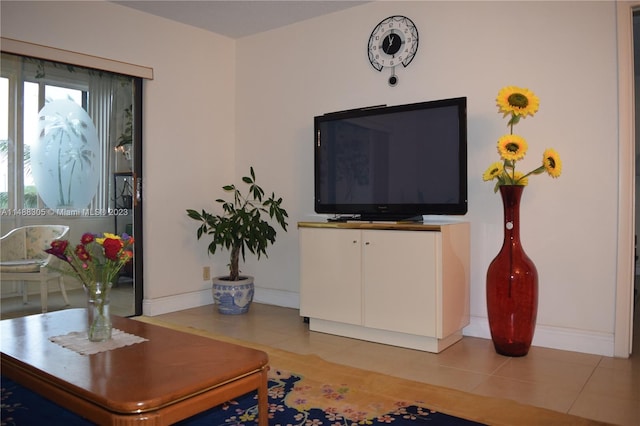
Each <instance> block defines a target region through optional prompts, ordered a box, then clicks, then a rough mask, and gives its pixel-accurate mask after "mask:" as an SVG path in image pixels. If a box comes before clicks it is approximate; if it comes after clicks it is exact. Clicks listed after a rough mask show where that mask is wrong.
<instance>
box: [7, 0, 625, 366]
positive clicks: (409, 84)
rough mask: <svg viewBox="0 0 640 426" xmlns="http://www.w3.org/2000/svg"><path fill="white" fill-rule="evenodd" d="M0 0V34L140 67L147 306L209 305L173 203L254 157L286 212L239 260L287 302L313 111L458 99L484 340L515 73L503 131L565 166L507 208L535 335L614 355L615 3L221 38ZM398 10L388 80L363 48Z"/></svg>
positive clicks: (363, 16) (521, 5) (469, 7)
mask: <svg viewBox="0 0 640 426" xmlns="http://www.w3.org/2000/svg"><path fill="white" fill-rule="evenodd" d="M1 7H2V10H1V11H2V28H1V32H2V36H4V37H12V38H17V39H21V40H25V41H32V42H37V43H42V44H46V45H50V46H54V47H60V48H65V49H69V50H75V51H80V52H86V53H91V54H95V55H99V56H105V57H108V58H111V59H118V60H124V61H128V62H133V63H137V64H141V65H146V66H151V67H153V68H154V72H155V79H154V80H153V81H151V82H148V83H147V84H146V85H145V99H144V101H145V111H144V119H145V122H144V132H145V151H144V165H145V178H146V182H145V256H144V262H145V299H146V303H147V312H149V313H157V312H161V311H166V310H170V309H179V308H182V307H186V305H191V306H195V305H197V304H202V303H207V302H208V300H209V299H208V298H207V297H210V296H205V295H204V292H203V291H202V292H201V290H204V289H205V288H207V287H208V285H207V284H206V283H204V282H202V281H201V272H200V270H201V267H202V266H204V265H206V264H211V265H213V266H214V271H213V273H221V272H223V271H224V265H225V264H226V259H224V258H223V259H219V257H220V256H216V258H215V259H208V257H207V256H206V254H204V248H205V246H206V245H205V243H203V242H200V243H196V242H195V241H194V238H193V235H194V225H193V224H192V223H190V221H189V220H188V219H187V218H186V216H185V215H184V209H185V208H187V207H192V208H202V207H208V206H212V205H213V199H214V198H215V197H216V195H217V194H216V195H214V194H213V193H214V192H215V191H217V190H219V187H220V186H221V185H222V184H226V183H230V182H231V181H233V180H234V177H235V179H236V181H237V178H239V177H240V176H242V175H244V174H245V173H246V171H247V170H248V168H249V166H250V165H253V166H254V167H255V169H256V172H257V177H258V182H259V183H260V184H261V185H263V187H264V188H265V189H266V190H268V191H272V190H274V191H276V192H277V193H278V194H279V195H282V196H283V198H284V200H285V203H286V204H285V207H286V208H287V209H288V210H289V213H290V216H291V218H290V230H289V232H288V233H286V234H285V233H279V235H278V241H277V243H276V245H275V246H273V247H272V248H271V249H270V250H269V258H268V259H263V260H261V261H260V262H256V261H254V260H250V261H249V262H248V263H247V265H245V266H244V267H243V268H242V269H243V270H244V271H245V272H247V273H250V274H252V275H255V276H257V286H258V290H257V297H258V298H262V300H265V301H271V302H274V303H279V304H283V305H293V304H295V303H296V297H297V293H298V272H299V269H298V265H299V258H298V240H297V238H298V233H297V229H296V226H295V224H296V222H297V221H299V220H309V219H313V218H317V216H315V215H314V213H313V198H312V197H313V172H312V170H313V151H312V125H313V123H312V118H313V116H314V115H317V114H322V113H325V112H329V111H334V110H341V109H347V108H355V107H359V106H366V105H376V104H381V103H385V104H389V105H394V104H401V103H408V102H417V101H423V100H431V99H439V98H449V97H457V96H467V97H468V115H469V213H468V215H467V216H466V217H465V219H466V220H469V221H470V222H471V227H472V248H471V249H472V251H471V258H472V264H471V277H472V279H471V296H472V298H471V313H472V315H473V322H472V325H471V326H470V327H468V328H467V329H466V330H465V332H466V333H467V334H470V335H479V336H482V337H488V328H487V325H486V307H485V299H484V276H485V272H486V268H487V266H488V264H489V262H490V261H491V259H492V258H493V257H494V256H495V255H496V254H497V252H498V250H499V248H500V244H501V242H502V230H501V226H502V212H501V203H500V199H499V196H498V195H496V194H494V193H493V191H492V184H490V183H486V182H483V181H482V178H481V176H482V172H483V171H484V170H485V169H486V167H488V165H489V164H490V163H492V162H494V161H497V159H498V156H497V153H496V151H495V141H496V140H497V138H498V137H499V136H501V135H502V134H503V133H505V132H506V121H505V120H504V119H502V117H501V116H500V115H499V114H498V113H497V108H496V106H495V96H496V94H497V92H498V90H499V89H500V88H501V87H503V86H505V85H520V86H524V87H529V88H530V89H532V90H533V91H534V92H535V93H536V94H537V95H538V96H539V97H540V100H541V107H540V111H539V113H538V114H537V115H536V116H535V117H533V118H527V119H526V120H524V121H523V122H522V123H521V124H520V125H518V127H517V130H518V131H519V132H520V133H521V134H522V135H523V136H525V137H526V138H527V140H528V141H529V145H530V152H529V155H528V157H527V159H526V160H525V161H524V164H525V167H526V169H527V170H528V169H532V168H534V167H536V166H537V165H538V164H539V159H540V156H541V155H542V151H543V150H544V149H545V148H547V147H553V148H555V149H557V150H558V151H559V153H560V155H561V157H562V159H563V162H564V169H563V174H562V176H561V177H560V178H559V179H558V180H553V179H551V178H549V177H548V176H535V177H533V178H532V179H531V181H530V185H529V187H528V188H527V189H526V191H525V194H524V197H523V204H522V209H521V212H522V225H521V231H522V240H523V244H524V247H525V249H526V250H527V253H528V254H529V256H530V257H531V258H532V259H533V260H534V262H535V263H536V265H537V267H538V272H539V275H540V307H539V315H538V324H539V326H538V329H537V331H536V340H534V344H538V345H543V346H551V347H559V348H564V349H573V350H579V351H585V352H594V353H605V354H611V353H612V351H613V327H614V324H613V321H614V314H615V306H614V296H615V279H616V278H615V276H616V247H617V236H616V229H617V227H616V220H617V212H616V208H617V196H618V186H617V176H618V175H617V152H618V145H617V129H616V126H617V115H616V108H617V99H616V90H617V86H616V76H617V68H616V56H615V52H616V26H615V3H614V2H476V1H472V2H398V1H394V2H375V3H369V4H365V5H363V6H359V7H356V8H352V9H347V10H346V11H343V12H339V13H334V14H332V15H328V16H325V17H321V18H317V19H312V20H307V21H305V22H302V23H299V24H295V25H291V26H288V27H285V28H282V29H278V30H274V31H270V32H266V33H262V34H259V35H256V36H252V37H246V38H242V39H239V40H238V41H235V42H234V41H232V40H229V39H226V38H224V37H222V36H217V35H215V34H211V33H207V32H204V31H201V30H198V29H195V28H190V27H187V26H183V25H179V24H175V23H172V22H169V21H166V20H163V19H160V18H155V17H152V16H149V15H145V14H142V13H139V12H136V11H133V10H130V9H128V8H124V7H121V6H118V5H114V4H109V3H107V4H104V3H93V2H88V3H77V2H73V3H64V4H63V5H61V4H58V3H57V2H56V3H51V2H44V3H39V4H38V5H37V7H34V6H33V5H31V4H26V5H25V4H23V3H21V4H14V3H13V2H6V1H3V2H2V3H1ZM394 14H402V15H406V16H408V17H410V18H411V19H412V20H413V21H414V22H415V23H416V25H417V26H418V30H419V31H420V47H419V50H418V54H417V56H416V58H415V59H414V61H413V62H412V63H411V64H410V66H409V67H408V68H406V69H399V70H398V76H399V78H400V82H399V84H398V86H397V87H395V88H391V87H389V86H388V85H387V83H386V80H387V78H388V72H387V71H384V72H383V73H379V72H377V71H375V70H374V69H373V68H372V67H371V66H370V65H369V62H368V59H367V56H366V45H367V39H368V36H369V34H370V32H371V30H372V29H373V27H374V26H375V25H376V24H377V23H378V22H379V21H380V20H382V19H383V18H386V17H387V16H390V15H394ZM114 22H117V23H118V24H117V25H114ZM54 23H55V25H54ZM83 27H84V28H83ZM78 34H81V36H79V37H78ZM234 56H235V58H236V61H235V62H234V61H228V60H220V58H221V57H225V58H227V57H234ZM234 88H235V91H234ZM210 194H211V195H210ZM172 296H175V297H172ZM558 336H561V337H562V339H557V337H558Z"/></svg>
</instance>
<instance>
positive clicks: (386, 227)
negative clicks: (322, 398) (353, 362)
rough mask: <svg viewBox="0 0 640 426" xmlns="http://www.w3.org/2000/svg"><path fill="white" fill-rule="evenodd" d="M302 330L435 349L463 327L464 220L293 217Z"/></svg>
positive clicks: (465, 320) (465, 285)
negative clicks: (420, 221) (307, 219)
mask: <svg viewBox="0 0 640 426" xmlns="http://www.w3.org/2000/svg"><path fill="white" fill-rule="evenodd" d="M298 228H299V232H300V234H299V235H300V315H301V316H303V317H308V318H309V328H310V329H311V330H312V331H318V332H323V333H329V334H336V335H340V336H346V337H352V338H356V339H362V340H368V341H373V342H378V343H385V344H389V345H395V346H401V347H406V348H412V349H418V350H423V351H428V352H440V351H442V350H444V349H445V348H447V347H448V346H450V345H452V344H453V343H455V342H457V341H458V340H460V339H461V338H462V328H463V327H465V326H466V325H468V324H469V250H470V241H469V223H467V222H456V223H450V222H446V223H432V224H431V223H430V224H413V223H394V222H390V223H386V222H385V223H370V222H354V223H351V222H326V223H325V222H299V223H298Z"/></svg>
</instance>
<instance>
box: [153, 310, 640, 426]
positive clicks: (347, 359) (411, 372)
mask: <svg viewBox="0 0 640 426" xmlns="http://www.w3.org/2000/svg"><path fill="white" fill-rule="evenodd" d="M156 318H158V319H160V320H163V321H168V322H171V323H174V324H178V325H182V326H190V327H194V328H197V329H201V330H207V331H210V332H214V333H221V334H224V335H227V336H231V337H235V338H237V339H243V340H246V341H251V342H256V343H260V344H265V345H269V346H273V347H277V348H280V349H284V350H288V351H292V352H297V353H302V354H308V353H313V354H316V355H319V356H321V357H323V358H324V359H326V360H328V361H332V362H336V363H340V364H345V365H350V366H353V367H358V368H363V369H368V370H372V371H377V372H381V373H385V374H390V375H394V376H398V377H403V378H407V379H411V380H416V381H422V382H425V383H431V384H436V385H441V386H446V387H450V388H455V389H459V390H463V391H466V392H471V393H475V394H480V395H487V396H493V397H502V398H510V399H514V400H516V401H519V402H521V403H525V404H530V405H534V406H539V407H544V408H548V409H552V410H556V411H560V412H564V413H570V414H574V415H577V416H582V417H586V418H590V419H595V420H600V421H605V422H609V423H613V424H619V425H625V426H627V425H628V426H638V425H640V344H638V343H640V342H638V340H640V339H636V342H637V343H636V344H635V345H634V347H635V348H636V350H635V351H634V352H635V355H633V356H632V357H631V358H629V359H619V358H610V357H603V356H599V355H590V354H583V353H576V352H568V351H560V350H556V349H547V348H541V347H532V348H531V350H530V352H529V354H528V355H527V356H526V357H523V358H509V357H504V356H501V355H498V354H496V353H495V351H494V349H493V345H492V343H491V341H490V340H486V339H479V338H473V337H465V338H463V340H462V341H460V342H458V343H456V344H455V345H453V346H451V347H450V348H448V349H446V350H445V351H443V352H441V353H440V354H432V353H427V352H421V351H416V350H411V349H404V348H397V347H393V346H387V345H381V344H376V343H371V342H365V341H361V340H355V339H349V338H344V337H339V336H332V335H328V334H322V333H316V332H310V331H309V327H308V325H307V324H305V323H304V322H303V320H302V318H301V317H300V316H299V311H298V310H297V309H290V308H282V307H276V306H270V305H264V304H257V303H254V304H253V306H252V307H251V309H250V311H249V313H247V314H245V315H239V316H234V315H220V314H219V313H218V312H217V311H216V310H215V309H214V306H213V305H208V306H203V307H198V308H192V309H187V310H184V311H179V312H172V313H168V314H164V315H159V316H157V317H156ZM636 323H638V321H636ZM636 328H638V327H636Z"/></svg>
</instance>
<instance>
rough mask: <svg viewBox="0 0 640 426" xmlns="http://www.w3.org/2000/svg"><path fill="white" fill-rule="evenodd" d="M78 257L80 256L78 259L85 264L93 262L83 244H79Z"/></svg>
mask: <svg viewBox="0 0 640 426" xmlns="http://www.w3.org/2000/svg"><path fill="white" fill-rule="evenodd" d="M85 235H86V234H85ZM76 255H77V256H78V259H80V260H82V261H83V262H86V261H88V260H91V255H90V254H89V252H88V251H87V249H86V247H85V246H84V245H82V244H78V245H77V246H76Z"/></svg>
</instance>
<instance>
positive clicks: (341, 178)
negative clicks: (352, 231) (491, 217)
mask: <svg viewBox="0 0 640 426" xmlns="http://www.w3.org/2000/svg"><path fill="white" fill-rule="evenodd" d="M314 135H315V137H314V163H315V164H314V175H315V176H314V186H315V190H314V194H315V211H316V213H321V214H332V215H333V216H334V217H333V218H329V220H347V219H354V220H365V221H367V220H368V221H378V220H381V221H384V220H389V221H403V220H414V221H421V220H422V216H423V215H464V214H466V213H467V98H466V97H460V98H452V99H442V100H436V101H428V102H420V103H412V104H406V105H399V106H390V107H388V106H380V107H371V108H361V109H355V110H348V111H341V112H335V113H329V114H325V115H320V116H316V117H314Z"/></svg>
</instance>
